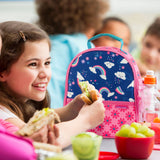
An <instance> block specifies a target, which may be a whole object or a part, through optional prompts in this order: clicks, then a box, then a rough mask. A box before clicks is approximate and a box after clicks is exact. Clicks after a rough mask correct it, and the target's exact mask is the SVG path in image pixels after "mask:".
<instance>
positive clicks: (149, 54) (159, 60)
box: [141, 35, 160, 71]
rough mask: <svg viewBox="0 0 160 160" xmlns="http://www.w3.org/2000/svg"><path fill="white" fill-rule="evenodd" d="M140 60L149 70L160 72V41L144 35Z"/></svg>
mask: <svg viewBox="0 0 160 160" xmlns="http://www.w3.org/2000/svg"><path fill="white" fill-rule="evenodd" d="M141 59H142V61H143V63H145V64H146V65H147V67H149V69H152V70H154V71H156V70H160V39H158V38H157V37H156V36H155V35H146V36H145V37H144V39H143V41H142V50H141Z"/></svg>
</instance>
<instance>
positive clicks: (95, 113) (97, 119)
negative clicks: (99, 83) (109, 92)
mask: <svg viewBox="0 0 160 160" xmlns="http://www.w3.org/2000/svg"><path fill="white" fill-rule="evenodd" d="M78 116H79V117H80V116H82V117H83V118H84V119H85V120H86V124H85V125H87V124H88V126H89V128H88V129H91V128H94V127H96V126H98V125H99V124H101V123H102V122H103V120H104V117H105V108H104V105H103V103H102V97H101V96H100V97H99V99H98V100H97V101H95V102H94V103H92V104H91V105H84V106H83V107H82V109H81V110H80V112H79V115H78Z"/></svg>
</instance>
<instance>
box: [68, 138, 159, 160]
mask: <svg viewBox="0 0 160 160" xmlns="http://www.w3.org/2000/svg"><path fill="white" fill-rule="evenodd" d="M158 148H159V150H158V149H157V150H153V151H152V153H151V155H150V157H149V158H148V160H160V145H159V147H158ZM65 150H72V147H71V146H69V147H67V148H66V149H65ZM100 151H107V152H115V153H117V149H116V146H115V140H114V139H110V138H105V139H103V140H102V144H101V147H100ZM118 160H122V158H119V159H118Z"/></svg>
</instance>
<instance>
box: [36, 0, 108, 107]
mask: <svg viewBox="0 0 160 160" xmlns="http://www.w3.org/2000/svg"><path fill="white" fill-rule="evenodd" d="M36 6H37V13H38V17H39V19H38V24H39V26H40V27H41V28H42V29H44V30H45V31H46V32H47V33H48V34H49V35H50V40H51V44H52V45H51V47H52V49H51V57H52V63H51V69H52V77H51V81H50V83H49V85H48V91H49V93H50V95H51V108H59V107H62V106H63V100H64V92H65V79H66V73H67V68H68V65H69V63H70V62H71V60H72V59H73V58H74V57H75V56H76V55H77V54H78V53H80V52H81V51H83V50H86V49H88V48H87V41H88V39H89V38H91V37H92V36H93V35H94V34H95V32H96V31H97V30H98V29H99V28H100V27H101V25H102V18H103V16H104V15H105V14H106V12H107V11H108V0H105V1H104V0H76V1H75V0H36Z"/></svg>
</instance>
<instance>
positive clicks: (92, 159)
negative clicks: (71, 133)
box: [72, 132, 102, 160]
mask: <svg viewBox="0 0 160 160" xmlns="http://www.w3.org/2000/svg"><path fill="white" fill-rule="evenodd" d="M101 142H102V136H99V135H97V134H95V133H93V132H84V133H80V134H78V135H77V136H75V137H73V138H72V148H73V152H74V154H75V155H76V156H77V158H78V159H79V160H98V156H99V149H100V145H101Z"/></svg>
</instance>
